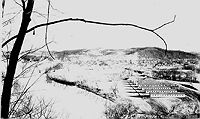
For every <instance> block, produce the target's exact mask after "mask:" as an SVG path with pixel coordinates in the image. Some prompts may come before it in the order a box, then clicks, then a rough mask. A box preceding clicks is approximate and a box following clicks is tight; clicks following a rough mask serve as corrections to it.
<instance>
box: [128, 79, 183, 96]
mask: <svg viewBox="0 0 200 119" xmlns="http://www.w3.org/2000/svg"><path fill="white" fill-rule="evenodd" d="M126 87H127V93H130V97H155V98H156V97H185V96H186V95H185V94H184V93H182V92H178V91H177V90H176V89H174V88H171V87H170V86H169V84H165V83H164V82H159V81H155V80H153V79H145V80H137V81H129V82H127V85H126Z"/></svg>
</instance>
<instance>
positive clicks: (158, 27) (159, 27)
mask: <svg viewBox="0 0 200 119" xmlns="http://www.w3.org/2000/svg"><path fill="white" fill-rule="evenodd" d="M175 19H176V15H174V19H173V20H172V21H169V22H167V23H165V24H162V25H161V26H159V27H157V28H155V29H153V31H156V30H158V29H160V28H162V27H164V26H166V25H168V24H171V23H173V22H175Z"/></svg>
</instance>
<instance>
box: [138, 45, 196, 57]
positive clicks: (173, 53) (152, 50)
mask: <svg viewBox="0 0 200 119" xmlns="http://www.w3.org/2000/svg"><path fill="white" fill-rule="evenodd" d="M137 52H138V55H139V56H140V57H142V58H154V59H163V58H168V59H200V57H199V56H198V55H196V54H194V53H189V52H184V51H180V50H168V51H167V54H166V55H165V49H162V48H157V47H145V48H139V49H137Z"/></svg>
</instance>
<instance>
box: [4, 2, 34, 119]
mask: <svg viewBox="0 0 200 119" xmlns="http://www.w3.org/2000/svg"><path fill="white" fill-rule="evenodd" d="M33 6H34V0H28V3H27V6H26V9H24V11H23V15H22V22H21V26H20V30H19V33H18V36H17V39H16V41H15V43H14V46H13V49H12V51H11V54H10V60H9V65H8V67H7V72H6V77H5V79H4V85H3V92H2V97H1V98H2V99H1V117H2V118H8V117H9V106H10V98H11V88H12V83H13V80H14V74H15V70H16V66H17V61H18V56H19V53H20V50H21V47H22V44H23V41H24V38H25V35H26V31H27V28H28V25H29V23H30V21H31V13H32V10H33ZM23 7H25V6H23Z"/></svg>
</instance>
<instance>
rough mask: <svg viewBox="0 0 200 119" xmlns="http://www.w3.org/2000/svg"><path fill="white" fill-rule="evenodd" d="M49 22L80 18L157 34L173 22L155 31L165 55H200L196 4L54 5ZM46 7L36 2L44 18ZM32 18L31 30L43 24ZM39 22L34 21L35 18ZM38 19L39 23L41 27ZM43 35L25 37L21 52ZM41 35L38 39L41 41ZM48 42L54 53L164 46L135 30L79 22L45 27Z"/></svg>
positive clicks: (162, 0)
mask: <svg viewBox="0 0 200 119" xmlns="http://www.w3.org/2000/svg"><path fill="white" fill-rule="evenodd" d="M52 5H53V6H54V8H56V9H58V10H59V11H61V12H62V13H61V12H58V11H53V10H51V11H50V12H51V15H50V21H53V20H58V19H62V18H69V17H73V18H84V19H87V20H94V21H101V22H110V23H132V24H137V25H140V26H143V27H147V28H152V29H153V28H156V27H158V26H160V25H162V24H163V23H166V22H169V21H171V20H173V17H174V15H176V16H177V17H176V21H175V22H174V23H172V24H169V25H167V26H165V27H163V28H161V29H159V30H158V31H157V33H159V34H160V35H161V36H162V37H163V38H164V39H165V40H166V42H167V44H168V48H169V49H178V50H185V51H198V52H200V47H199V40H200V33H199V31H200V14H199V11H200V7H199V5H200V1H199V0H54V1H53V0H52ZM46 8H47V4H46V3H45V2H44V0H36V4H35V7H34V9H35V10H38V11H40V12H44V11H45V10H46ZM32 17H35V18H34V20H33V21H32V23H31V26H34V25H36V24H39V23H40V22H43V21H44V19H43V20H42V18H39V17H37V15H36V14H35V15H33V16H32ZM36 17H37V18H36ZM40 19H41V21H40ZM43 31H44V29H43V28H41V29H37V30H36V35H35V36H33V35H32V33H30V34H29V35H27V37H26V38H27V39H26V42H25V44H24V48H25V47H26V48H27V47H30V46H31V45H34V46H39V45H42V44H43V43H44V40H43V39H44V34H43ZM41 34H42V35H41ZM48 40H49V41H51V40H54V41H55V42H56V43H53V44H51V45H50V48H51V49H52V50H65V49H77V48H78V49H80V48H99V47H103V48H131V47H161V48H165V46H164V44H163V42H162V41H161V40H160V39H159V38H158V37H156V36H155V35H154V34H152V33H151V32H147V31H144V30H141V29H138V28H134V27H124V26H120V27H113V26H101V25H93V24H87V23H81V22H64V23H60V24H57V25H52V26H50V27H49V37H48Z"/></svg>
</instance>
